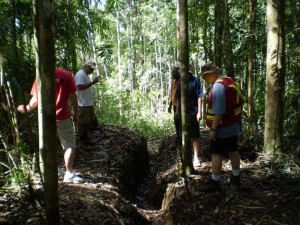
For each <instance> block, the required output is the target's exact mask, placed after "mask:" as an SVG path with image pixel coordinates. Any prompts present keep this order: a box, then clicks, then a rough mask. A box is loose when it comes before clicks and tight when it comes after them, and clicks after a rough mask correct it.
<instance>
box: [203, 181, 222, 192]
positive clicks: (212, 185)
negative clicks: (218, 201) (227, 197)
mask: <svg viewBox="0 0 300 225" xmlns="http://www.w3.org/2000/svg"><path fill="white" fill-rule="evenodd" d="M200 191H205V192H208V191H221V186H220V181H215V180H213V179H210V180H209V181H208V182H206V183H205V184H204V185H203V186H200Z"/></svg>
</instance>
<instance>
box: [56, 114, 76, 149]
mask: <svg viewBox="0 0 300 225" xmlns="http://www.w3.org/2000/svg"><path fill="white" fill-rule="evenodd" d="M56 127H57V134H58V137H59V140H60V144H61V146H62V148H63V149H64V150H65V149H68V148H76V140H75V133H74V127H73V124H72V120H71V119H70V118H69V119H66V120H60V121H56Z"/></svg>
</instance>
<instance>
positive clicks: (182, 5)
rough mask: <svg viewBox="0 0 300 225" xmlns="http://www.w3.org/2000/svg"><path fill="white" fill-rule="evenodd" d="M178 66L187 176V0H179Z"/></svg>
mask: <svg viewBox="0 0 300 225" xmlns="http://www.w3.org/2000/svg"><path fill="white" fill-rule="evenodd" d="M178 50H179V54H178V60H179V67H180V69H181V70H182V74H181V118H182V119H181V122H182V150H183V162H182V171H183V173H184V175H186V176H189V175H190V174H191V173H192V172H193V170H194V168H193V165H192V152H191V136H190V133H191V125H190V100H189V99H190V89H189V83H190V76H189V46H188V9H187V1H186V0H179V49H178Z"/></svg>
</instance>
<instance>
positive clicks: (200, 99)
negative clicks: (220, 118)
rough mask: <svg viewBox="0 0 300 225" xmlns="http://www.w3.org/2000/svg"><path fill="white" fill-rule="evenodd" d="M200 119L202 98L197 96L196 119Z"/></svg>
mask: <svg viewBox="0 0 300 225" xmlns="http://www.w3.org/2000/svg"><path fill="white" fill-rule="evenodd" d="M201 119H202V98H198V113H197V121H198V122H199V121H200V120H201Z"/></svg>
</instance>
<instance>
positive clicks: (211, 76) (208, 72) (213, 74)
mask: <svg viewBox="0 0 300 225" xmlns="http://www.w3.org/2000/svg"><path fill="white" fill-rule="evenodd" d="M200 75H201V76H202V78H203V79H204V80H205V81H206V82H207V83H209V84H213V83H214V82H215V81H216V80H217V79H218V77H219V76H220V69H219V68H218V67H217V66H216V65H215V64H214V63H212V62H208V63H205V64H204V65H203V66H202V67H201V71H200Z"/></svg>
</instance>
